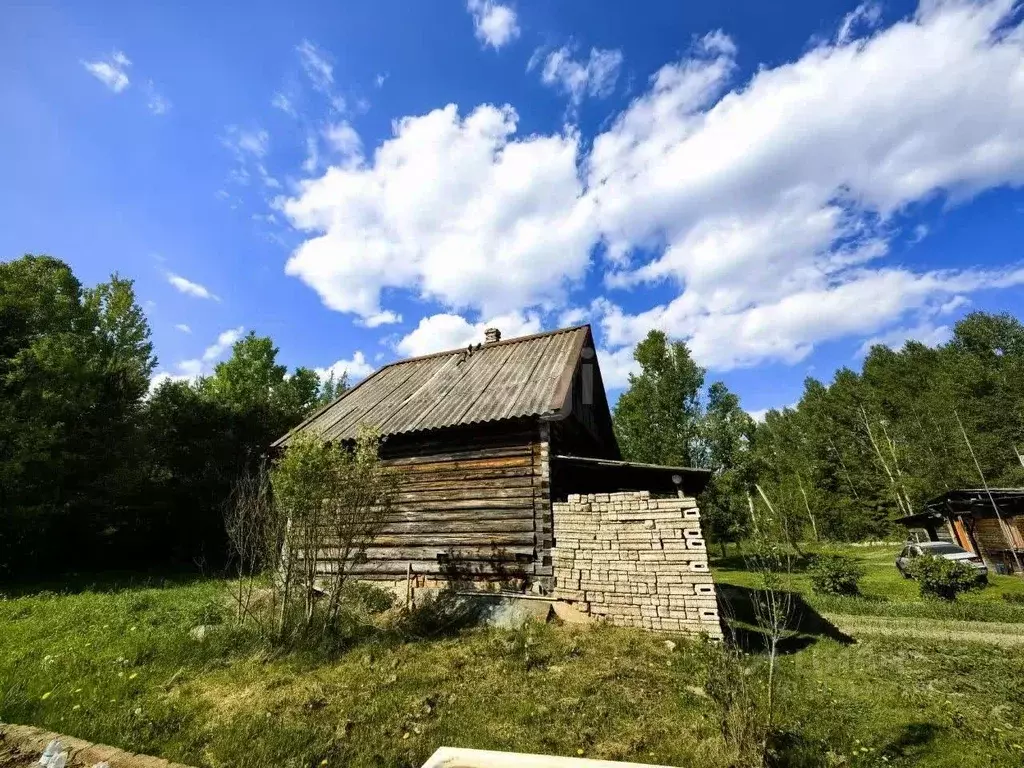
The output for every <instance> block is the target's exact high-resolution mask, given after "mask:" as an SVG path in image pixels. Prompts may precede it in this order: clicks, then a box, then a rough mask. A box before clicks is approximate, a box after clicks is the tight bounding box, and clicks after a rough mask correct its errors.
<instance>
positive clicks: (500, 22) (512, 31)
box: [466, 0, 519, 50]
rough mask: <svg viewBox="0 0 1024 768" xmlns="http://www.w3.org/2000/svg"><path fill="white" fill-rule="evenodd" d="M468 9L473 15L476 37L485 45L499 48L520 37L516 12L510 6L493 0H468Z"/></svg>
mask: <svg viewBox="0 0 1024 768" xmlns="http://www.w3.org/2000/svg"><path fill="white" fill-rule="evenodd" d="M466 9H467V10H468V11H469V12H470V14H472V16H473V28H474V30H475V31H476V38H477V40H479V41H480V42H481V43H483V44H484V45H489V46H491V47H492V48H494V49H495V50H498V49H499V48H501V47H502V46H504V45H507V44H508V43H510V42H512V41H513V40H515V39H516V38H517V37H519V23H518V21H517V20H516V12H515V11H514V10H512V8H510V7H509V6H507V5H504V4H502V3H496V2H493V0H468V2H467V3H466Z"/></svg>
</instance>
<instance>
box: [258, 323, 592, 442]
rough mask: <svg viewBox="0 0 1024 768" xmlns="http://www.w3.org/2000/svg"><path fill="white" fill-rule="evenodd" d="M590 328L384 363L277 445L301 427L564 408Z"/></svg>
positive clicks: (404, 426) (465, 418)
mask: <svg viewBox="0 0 1024 768" xmlns="http://www.w3.org/2000/svg"><path fill="white" fill-rule="evenodd" d="M585 344H590V345H591V346H592V345H593V339H592V338H591V335H590V326H589V325H581V326H578V327H575V328H562V329H559V330H557V331H550V332H547V333H538V334H535V335H533V336H521V337H519V338H511V339H506V340H503V341H498V342H493V343H491V344H481V345H476V344H474V345H471V346H470V347H469V348H468V349H467V348H465V347H464V348H462V349H453V350H450V351H448V352H438V353H436V354H433V355H425V356H423V357H414V358H410V359H408V360H399V361H397V362H394V363H391V364H389V365H386V366H384V367H383V368H380V369H379V370H377V371H375V372H374V373H373V374H371V375H370V376H369V377H368V378H366V379H364V380H363V381H362V382H360V383H359V384H358V385H356V386H355V387H353V388H352V389H350V390H348V391H347V392H345V393H344V394H343V395H342V396H341V397H339V398H338V399H337V400H335V401H334V402H332V403H330V404H329V405H327V406H325V407H324V408H322V409H320V410H319V411H317V412H316V413H314V414H313V415H312V416H310V417H309V418H308V419H306V420H305V421H304V422H303V423H302V424H300V425H299V426H298V427H296V428H295V429H293V430H292V431H291V432H289V433H288V434H287V435H285V436H284V437H282V438H280V439H279V440H277V441H276V442H275V443H274V447H279V446H286V445H287V444H288V441H289V440H290V439H291V437H292V436H293V435H294V434H296V433H297V432H300V431H307V430H313V431H315V432H316V433H319V434H321V435H323V437H324V438H325V439H328V440H347V439H351V438H354V437H355V436H356V432H357V430H358V429H359V427H360V426H361V425H363V424H368V425H371V426H374V427H376V428H377V429H378V430H380V432H381V434H382V435H395V434H402V433H408V432H421V431H425V430H432V429H441V428H443V427H453V426H459V425H467V424H479V423H482V422H490V421H500V420H504V419H513V418H520V417H534V416H544V415H549V414H554V413H557V412H559V411H560V410H561V408H562V406H563V404H564V403H565V399H566V394H567V392H568V390H569V387H570V385H571V383H572V375H573V373H574V371H575V370H576V364H577V362H578V360H579V358H580V353H581V351H582V350H583V348H584V345H585Z"/></svg>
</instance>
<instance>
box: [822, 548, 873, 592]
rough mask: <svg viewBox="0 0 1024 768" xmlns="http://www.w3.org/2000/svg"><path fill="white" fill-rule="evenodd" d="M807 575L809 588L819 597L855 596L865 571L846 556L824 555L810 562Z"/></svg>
mask: <svg viewBox="0 0 1024 768" xmlns="http://www.w3.org/2000/svg"><path fill="white" fill-rule="evenodd" d="M808 573H809V574H810V577H811V586H812V587H813V588H814V591H815V592H817V593H818V594H820V595H857V594H859V593H860V580H861V579H862V578H864V574H865V573H866V569H865V568H864V566H863V565H861V563H860V562H858V561H857V560H856V559H854V558H852V557H849V556H847V555H840V554H835V553H825V554H819V555H817V556H816V557H815V558H814V559H813V560H812V561H811V566H810V568H809V569H808Z"/></svg>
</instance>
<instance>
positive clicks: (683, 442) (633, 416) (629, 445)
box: [614, 331, 704, 466]
mask: <svg viewBox="0 0 1024 768" xmlns="http://www.w3.org/2000/svg"><path fill="white" fill-rule="evenodd" d="M633 358H634V359H635V360H636V361H637V363H639V364H640V373H639V374H632V373H631V374H630V375H629V387H628V389H627V390H626V391H625V392H623V393H622V395H621V396H620V397H619V401H618V403H617V404H616V406H615V414H614V416H615V435H616V437H617V438H618V441H619V447H620V448H621V449H622V455H623V456H624V457H625V458H626V459H628V460H630V461H640V462H646V463H649V464H668V465H673V466H701V465H702V464H703V461H702V459H703V452H702V450H701V446H700V418H701V408H700V394H701V389H702V388H703V386H704V369H703V368H701V367H700V366H698V365H697V364H696V363H695V362H694V361H693V358H692V357H691V356H690V350H689V349H687V347H686V345H685V344H684V343H682V342H681V341H673V342H670V341H669V339H668V337H667V336H666V335H665V334H664V333H663V332H662V331H651V332H650V333H649V334H647V338H646V339H644V340H643V341H641V342H640V343H639V344H637V347H636V350H634V352H633Z"/></svg>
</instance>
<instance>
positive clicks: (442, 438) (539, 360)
mask: <svg viewBox="0 0 1024 768" xmlns="http://www.w3.org/2000/svg"><path fill="white" fill-rule="evenodd" d="M364 424H365V425H370V426H373V427H375V428H376V429H377V430H379V432H380V433H381V435H382V436H383V438H384V439H383V443H382V447H381V455H382V458H383V459H384V461H385V462H386V463H387V464H388V465H391V466H393V467H395V468H396V469H398V470H399V483H400V486H399V494H398V498H397V503H396V508H395V512H394V515H393V517H392V518H391V520H390V521H389V522H388V524H387V527H386V529H385V531H384V532H383V535H381V536H380V537H379V538H378V539H376V540H375V541H374V543H373V546H372V547H371V548H370V549H369V550H368V551H367V561H366V562H365V563H363V564H361V565H358V566H356V570H357V572H358V573H359V574H360V577H361V578H366V579H378V580H390V581H398V580H401V579H404V578H405V577H406V574H407V572H408V571H409V570H411V571H412V572H413V573H414V574H415V575H416V576H424V575H433V576H436V577H440V576H442V575H443V574H444V573H446V568H448V567H449V566H450V560H451V558H452V557H456V558H459V559H460V560H463V561H467V562H470V563H475V564H476V566H475V570H476V571H477V572H478V573H479V574H482V575H486V574H504V573H508V572H509V571H510V570H511V571H513V572H515V573H517V574H519V575H521V578H523V579H524V580H525V581H526V582H527V583H529V584H533V585H536V589H538V590H539V591H545V590H547V589H549V588H550V587H551V586H552V578H551V577H552V575H553V564H552V547H553V546H554V540H553V539H554V537H553V521H552V501H553V500H554V501H559V500H562V501H564V500H565V499H566V498H567V497H568V496H569V494H581V493H594V492H604V493H608V492H614V491H625V490H644V491H650V492H653V493H655V494H658V493H664V494H667V495H672V496H676V495H677V493H680V492H684V493H685V494H687V495H689V496H694V495H696V494H697V493H699V492H700V491H701V490H702V489H703V488H704V486H705V484H706V483H707V481H708V477H709V474H708V473H707V472H706V471H703V470H695V469H689V468H679V467H655V466H650V465H639V464H631V463H628V462H623V461H621V455H620V453H619V447H618V445H617V443H616V441H615V435H614V432H613V430H612V421H611V413H610V411H609V408H608V400H607V397H606V395H605V389H604V384H603V381H602V379H601V370H600V366H599V364H598V360H597V356H596V353H595V349H594V339H593V336H592V334H591V329H590V326H589V325H582V326H578V327H574V328H563V329H559V330H556V331H551V332H548V333H539V334H536V335H532V336H524V337H519V338H512V339H507V340H502V339H501V338H500V333H499V332H498V331H497V330H494V329H490V330H488V331H487V334H486V337H485V340H482V342H481V343H479V344H472V345H469V346H467V347H464V348H461V349H454V350H450V351H447V352H439V353H437V354H432V355H426V356H423V357H415V358H410V359H407V360H400V361H398V362H395V363H391V364H389V365H386V366H384V367H383V368H381V369H379V370H377V371H376V372H374V373H373V374H372V375H371V376H369V377H368V378H367V379H365V380H363V381H362V382H360V383H359V384H358V385H357V386H355V387H353V388H352V389H350V390H348V391H347V392H345V393H344V394H343V395H341V396H340V397H339V398H338V399H336V400H335V401H334V402H332V403H330V404H329V405H327V406H326V407H324V408H322V409H320V410H319V411H317V412H316V413H314V414H313V415H312V416H310V417H309V418H308V419H306V420H305V421H304V422H303V423H302V424H300V425H299V426H298V427H296V428H295V429H294V430H292V431H291V432H289V433H288V434H287V435H285V436H284V437H282V438H281V439H279V440H278V441H277V442H275V443H274V446H275V447H276V448H287V446H288V443H289V441H290V440H291V439H292V438H293V437H294V436H295V435H296V434H298V433H300V432H309V431H311V432H314V433H316V434H319V435H322V436H323V437H324V438H326V439H329V440H339V441H348V440H352V439H353V438H354V437H355V436H356V433H357V430H358V429H359V427H360V426H361V425H364Z"/></svg>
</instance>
